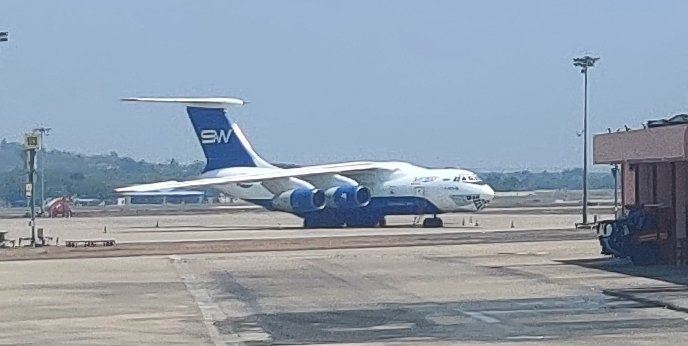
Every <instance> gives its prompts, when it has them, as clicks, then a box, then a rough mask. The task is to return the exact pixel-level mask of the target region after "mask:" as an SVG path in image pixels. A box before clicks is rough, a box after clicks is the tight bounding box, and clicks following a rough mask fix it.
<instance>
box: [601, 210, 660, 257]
mask: <svg viewBox="0 0 688 346" xmlns="http://www.w3.org/2000/svg"><path fill="white" fill-rule="evenodd" d="M627 208H628V209H629V210H628V213H626V215H625V216H623V217H620V218H618V219H616V220H608V221H601V222H599V223H598V225H597V235H598V238H599V241H600V245H601V246H602V254H604V255H613V256H615V257H619V258H630V259H631V261H632V262H633V264H636V265H651V264H661V263H668V262H670V261H668V260H667V258H665V256H663V254H664V253H666V252H667V251H664V250H665V249H666V248H667V246H669V240H670V239H669V238H670V230H671V229H672V228H671V226H670V224H667V222H665V221H669V222H670V221H671V220H672V218H671V217H670V215H671V209H670V208H666V207H663V206H661V205H645V206H628V207H627ZM667 216H668V218H667Z"/></svg>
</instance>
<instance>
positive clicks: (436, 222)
mask: <svg viewBox="0 0 688 346" xmlns="http://www.w3.org/2000/svg"><path fill="white" fill-rule="evenodd" d="M440 227H444V223H443V222H442V219H440V218H439V217H433V218H429V219H425V220H423V228H440Z"/></svg>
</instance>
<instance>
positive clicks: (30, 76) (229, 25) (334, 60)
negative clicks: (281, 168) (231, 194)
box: [0, 0, 688, 169]
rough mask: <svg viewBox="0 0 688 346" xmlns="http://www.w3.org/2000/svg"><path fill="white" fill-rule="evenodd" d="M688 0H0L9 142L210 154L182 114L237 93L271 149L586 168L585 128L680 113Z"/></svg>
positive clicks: (259, 141)
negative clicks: (46, 131) (44, 136)
mask: <svg viewBox="0 0 688 346" xmlns="http://www.w3.org/2000/svg"><path fill="white" fill-rule="evenodd" d="M686 13H688V2H685V1H675V2H674V1H642V2H641V1H420V0H418V1H351V0H347V1H169V0H165V1H152V0H151V1H144V0H137V1H123V0H118V1H107V2H106V1H86V0H83V1H26V0H21V1H20V0H16V1H7V0H4V1H2V3H1V4H0V31H9V32H10V41H9V42H5V43H0V138H1V137H5V138H7V139H9V140H20V139H21V134H22V133H23V132H24V131H26V130H28V129H31V128H33V127H35V126H36V125H47V126H50V127H52V128H54V130H53V133H52V134H51V136H50V137H49V138H48V141H47V144H48V146H50V147H53V148H60V149H66V150H70V151H75V152H80V153H108V152H110V151H116V152H118V153H120V154H121V155H128V156H132V157H134V158H137V159H139V158H144V159H147V160H154V161H164V160H169V159H170V158H173V157H174V158H177V159H179V160H181V161H185V162H188V161H192V160H195V159H202V158H203V156H202V152H201V150H200V147H199V145H198V144H197V142H196V139H195V137H194V135H193V133H192V130H191V125H190V123H189V121H188V118H187V117H186V114H185V112H184V109H183V108H182V107H180V106H175V105H155V104H123V103H121V102H119V101H118V99H119V98H121V97H126V96H150V95H155V96H158V95H160V96H170V95H184V96H210V95H212V96H215V95H228V96H238V97H241V98H244V99H246V100H249V101H251V102H252V103H251V104H249V105H247V106H245V107H244V108H243V109H242V110H240V111H238V112H237V113H236V114H234V115H233V118H234V119H235V120H237V121H238V122H239V123H240V124H241V125H242V128H243V130H244V132H245V133H246V134H247V135H248V137H249V138H250V139H251V140H252V142H253V144H254V147H255V148H256V149H257V151H258V152H259V153H261V154H262V155H263V156H265V158H266V159H268V160H271V161H278V162H292V163H322V162H333V161H343V160H359V159H377V160H389V159H400V160H408V161H411V162H415V163H418V164H422V165H430V166H447V165H458V166H462V167H470V168H481V169H521V168H566V167H576V166H580V161H581V155H582V150H581V139H580V138H579V137H577V136H576V131H579V130H580V129H581V128H582V116H581V113H582V75H581V74H580V73H578V71H577V70H576V69H575V68H574V67H573V66H572V63H571V59H572V58H573V57H574V56H578V55H582V54H586V53H590V54H595V55H599V56H601V60H600V61H599V63H598V66H596V67H595V68H594V69H593V70H592V72H591V88H590V110H591V113H590V114H591V133H598V132H601V131H605V129H606V128H607V127H613V128H618V127H622V126H623V125H624V124H629V125H631V126H633V127H638V126H640V124H641V122H642V121H644V120H647V119H648V118H658V117H665V116H667V115H670V114H674V113H677V112H683V111H685V110H686V108H688V107H686V105H687V102H688V44H687V42H688V41H687V40H686V38H687V37H688V26H687V25H686V24H685V17H686Z"/></svg>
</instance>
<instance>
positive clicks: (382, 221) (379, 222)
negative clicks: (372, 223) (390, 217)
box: [377, 216, 387, 227]
mask: <svg viewBox="0 0 688 346" xmlns="http://www.w3.org/2000/svg"><path fill="white" fill-rule="evenodd" d="M377 224H378V226H380V227H385V226H387V220H386V219H385V217H384V216H383V217H381V218H380V221H378V223H377Z"/></svg>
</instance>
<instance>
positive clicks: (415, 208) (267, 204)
mask: <svg viewBox="0 0 688 346" xmlns="http://www.w3.org/2000/svg"><path fill="white" fill-rule="evenodd" d="M246 201H247V202H251V203H253V204H257V205H260V206H262V207H264V208H265V209H268V210H274V208H273V207H272V200H270V199H247V200H246ZM329 209H330V208H326V209H325V210H329ZM318 213H324V211H323V210H319V211H314V212H309V213H292V214H295V215H298V216H300V217H305V216H308V215H311V214H318ZM327 213H329V214H331V213H332V211H331V210H330V211H327ZM441 213H442V211H441V210H440V209H439V208H437V206H435V205H434V204H432V202H430V201H428V200H427V199H425V198H422V197H416V196H408V197H399V196H397V197H373V198H371V199H370V203H368V205H367V206H365V207H361V208H353V209H336V212H335V214H336V215H337V216H338V217H351V216H355V215H358V214H370V215H378V216H380V217H382V216H385V215H418V214H441Z"/></svg>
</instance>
